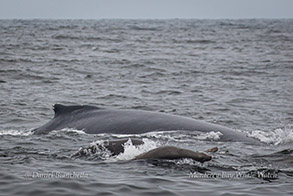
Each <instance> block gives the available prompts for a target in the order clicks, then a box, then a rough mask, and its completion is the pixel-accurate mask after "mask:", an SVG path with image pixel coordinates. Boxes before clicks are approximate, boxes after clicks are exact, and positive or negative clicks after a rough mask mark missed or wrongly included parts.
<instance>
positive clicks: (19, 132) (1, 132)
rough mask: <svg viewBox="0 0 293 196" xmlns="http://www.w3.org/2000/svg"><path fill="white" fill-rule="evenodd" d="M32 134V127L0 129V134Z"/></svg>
mask: <svg viewBox="0 0 293 196" xmlns="http://www.w3.org/2000/svg"><path fill="white" fill-rule="evenodd" d="M32 134H33V131H32V129H31V130H15V129H7V130H0V135H12V136H29V135H32Z"/></svg>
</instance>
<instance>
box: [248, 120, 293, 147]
mask: <svg viewBox="0 0 293 196" xmlns="http://www.w3.org/2000/svg"><path fill="white" fill-rule="evenodd" d="M292 128H293V126H292V125H289V126H287V127H285V128H283V129H281V128H279V129H275V130H273V131H259V130H256V131H252V132H251V133H249V134H248V136H249V137H253V138H256V139H258V140H260V141H261V142H264V143H267V144H273V145H280V144H287V143H293V129H292Z"/></svg>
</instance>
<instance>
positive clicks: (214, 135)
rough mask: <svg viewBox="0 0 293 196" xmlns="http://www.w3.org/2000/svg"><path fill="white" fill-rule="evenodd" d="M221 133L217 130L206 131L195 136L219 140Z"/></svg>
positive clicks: (200, 138) (202, 138)
mask: <svg viewBox="0 0 293 196" xmlns="http://www.w3.org/2000/svg"><path fill="white" fill-rule="evenodd" d="M222 135H223V134H222V133H221V132H219V131H217V132H214V131H211V132H208V133H202V134H200V135H198V136H195V138H196V139H199V140H219V139H220V137H221V136H222Z"/></svg>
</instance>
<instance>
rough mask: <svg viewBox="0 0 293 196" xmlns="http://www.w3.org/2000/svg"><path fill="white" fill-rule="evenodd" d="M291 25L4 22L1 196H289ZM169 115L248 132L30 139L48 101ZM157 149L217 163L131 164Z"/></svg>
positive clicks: (0, 35) (292, 184) (292, 156)
mask: <svg viewBox="0 0 293 196" xmlns="http://www.w3.org/2000/svg"><path fill="white" fill-rule="evenodd" d="M292 81H293V20H292V19H288V20H285V19H283V20H0V138H1V139H0V141H1V143H0V164H1V165H0V195H30V196H31V195H195V193H197V194H198V195H211V194H212V195H227V194H232V195H235V194H238V195H290V194H293V128H292V122H293V112H292V111H293V90H292V89H293V82H292ZM54 103H62V104H90V105H95V106H99V107H104V108H122V109H138V110H148V111H158V112H165V113H168V114H176V115H182V116H186V117H190V118H195V119H201V120H204V121H207V122H212V123H216V124H220V125H223V126H226V127H230V128H233V129H236V130H238V131H241V132H244V133H245V134H247V135H248V136H249V137H254V138H256V140H260V141H261V143H260V144H259V145H247V144H243V143H239V142H225V143H223V142H219V141H217V140H218V137H219V136H220V135H218V134H217V133H208V134H202V135H193V134H187V133H182V132H178V131H177V132H176V130H175V132H167V133H160V132H158V133H150V134H143V135H135V137H136V138H143V139H144V140H145V144H144V145H143V146H140V147H139V148H138V147H134V146H133V145H131V144H128V145H126V146H125V152H124V153H123V154H120V155H118V156H116V157H111V156H109V154H107V153H105V152H100V153H95V154H88V155H87V156H78V157H72V155H73V154H74V153H76V152H78V150H79V149H80V147H87V146H89V145H93V144H94V143H95V142H101V141H105V140H108V139H113V138H114V139H117V138H125V137H126V138H127V137H131V136H130V135H128V136H123V135H111V134H99V135H88V134H84V133H82V132H81V131H78V130H72V129H65V130H62V131H57V132H52V133H50V134H47V135H41V136H40V135H32V133H31V130H32V129H33V128H36V127H38V126H41V125H43V124H44V123H46V122H47V121H49V120H50V119H51V118H52V117H53V115H54V112H53V111H52V104H54ZM162 145H173V146H178V147H182V148H187V149H191V150H195V151H204V150H206V149H208V148H210V147H214V146H217V147H218V148H219V152H217V153H212V154H211V155H212V156H213V159H212V160H211V161H209V162H206V163H204V164H199V163H197V162H193V161H191V160H188V159H184V160H178V161H151V162H149V161H129V160H130V159H132V158H134V157H135V156H136V155H138V154H140V153H142V152H145V151H147V150H149V149H153V148H155V147H158V146H162Z"/></svg>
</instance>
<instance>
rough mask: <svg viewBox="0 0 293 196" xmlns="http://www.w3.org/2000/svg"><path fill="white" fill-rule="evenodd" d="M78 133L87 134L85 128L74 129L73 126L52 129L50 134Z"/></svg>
mask: <svg viewBox="0 0 293 196" xmlns="http://www.w3.org/2000/svg"><path fill="white" fill-rule="evenodd" d="M60 132H64V133H77V134H86V133H85V132H84V131H83V130H77V129H72V128H64V129H61V130H58V131H51V132H50V133H49V134H56V133H60Z"/></svg>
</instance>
